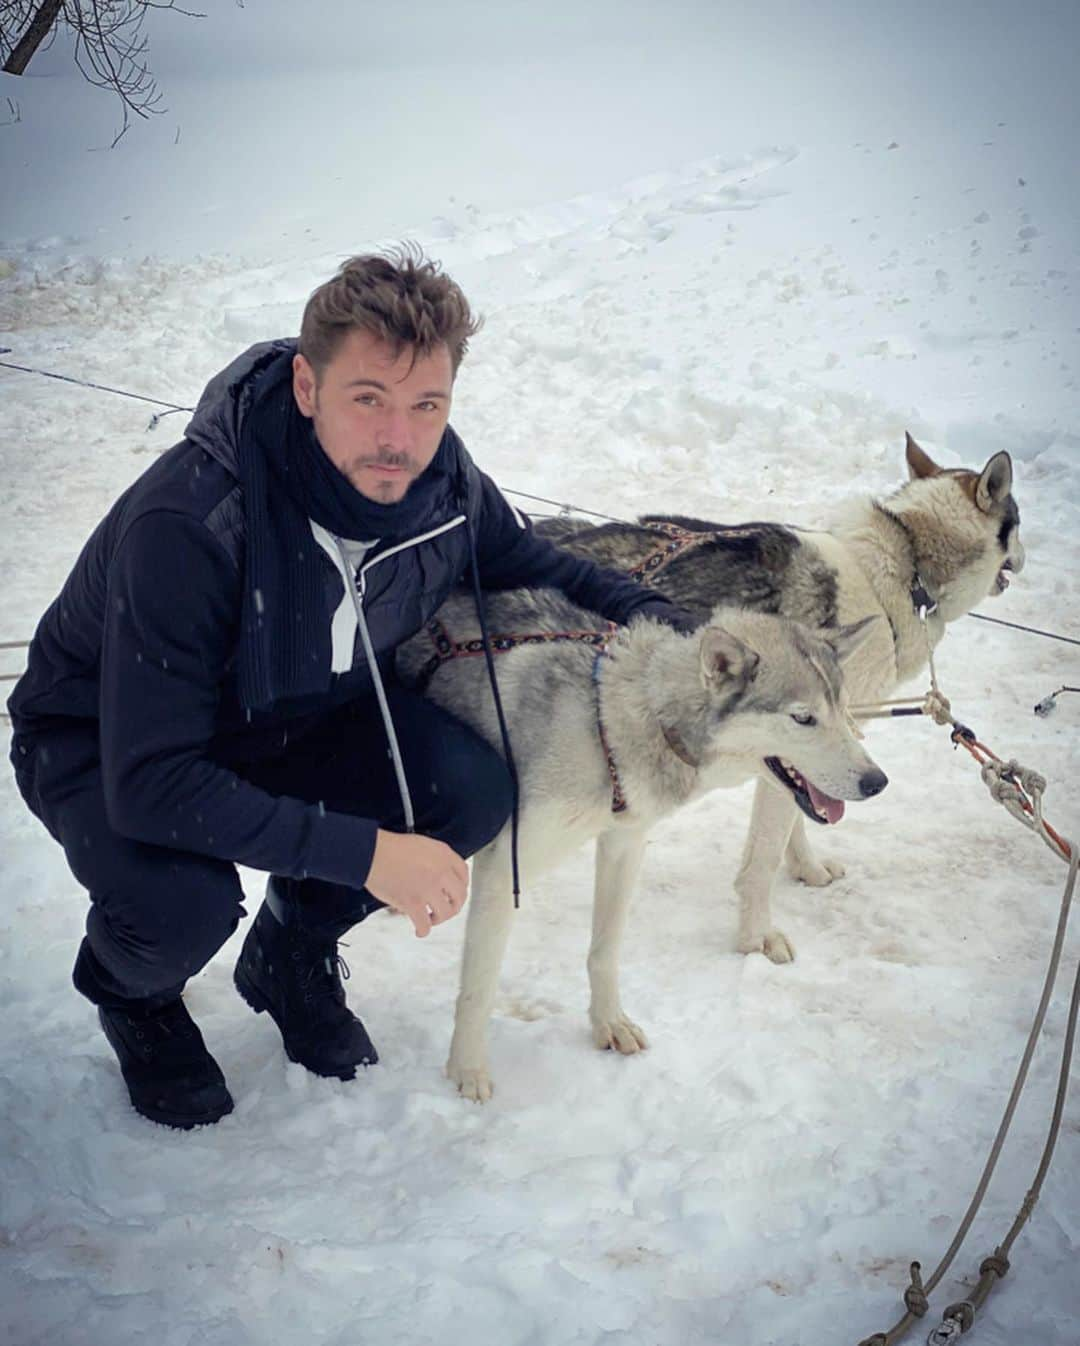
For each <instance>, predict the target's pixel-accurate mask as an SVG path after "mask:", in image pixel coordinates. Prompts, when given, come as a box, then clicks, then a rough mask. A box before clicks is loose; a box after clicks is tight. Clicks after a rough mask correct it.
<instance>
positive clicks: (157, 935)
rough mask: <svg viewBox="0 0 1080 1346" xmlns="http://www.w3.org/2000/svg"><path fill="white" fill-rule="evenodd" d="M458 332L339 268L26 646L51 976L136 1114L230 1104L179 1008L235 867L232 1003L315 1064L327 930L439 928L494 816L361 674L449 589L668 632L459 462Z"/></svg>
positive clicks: (341, 996) (403, 295) (462, 758)
mask: <svg viewBox="0 0 1080 1346" xmlns="http://www.w3.org/2000/svg"><path fill="white" fill-rule="evenodd" d="M478 326H479V323H478V322H476V321H474V319H473V317H472V315H471V313H470V310H469V306H468V303H467V301H466V299H465V297H464V295H463V294H462V293H461V290H460V289H459V288H458V286H457V285H456V284H454V282H453V281H452V280H450V278H449V277H447V276H446V275H444V274H442V272H441V271H440V269H439V267H438V266H437V265H435V264H433V263H431V262H429V261H427V260H425V259H424V258H423V256H422V255H420V254H418V253H415V252H411V251H408V250H406V251H403V252H401V253H398V254H392V255H390V256H365V257H356V258H353V259H352V260H351V261H349V262H347V263H346V264H345V265H344V266H343V267H342V268H341V270H340V272H339V273H338V274H337V275H336V276H335V277H334V278H333V279H332V280H330V281H328V282H327V283H326V284H325V285H322V286H320V288H319V289H317V290H316V291H315V293H314V294H313V295H312V297H311V299H310V300H309V302H308V305H307V307H306V309H305V311H304V317H303V323H302V327H301V333H300V339H299V342H296V341H288V340H283V341H275V342H268V343H265V344H262V345H258V346H255V347H253V348H252V349H251V350H249V351H247V352H245V354H243V355H241V356H240V357H239V359H237V360H236V361H234V363H233V364H231V365H230V366H229V367H228V368H227V369H226V370H224V371H223V372H222V373H221V374H219V375H218V376H217V377H216V378H215V379H213V380H212V381H211V383H210V384H209V386H208V387H207V389H206V391H205V392H204V394H203V396H202V398H201V399H200V401H199V405H198V408H197V410H196V412H195V416H194V418H193V420H192V421H191V423H190V424H189V426H188V427H187V433H186V436H185V438H184V439H183V440H182V441H181V443H179V444H177V445H176V446H175V447H174V448H172V449H170V450H169V451H168V452H167V453H165V454H163V455H162V457H161V458H160V459H158V460H157V461H156V462H155V463H154V464H153V466H152V467H150V468H149V470H148V471H146V472H145V473H143V475H142V476H141V477H140V478H139V479H138V480H137V481H136V482H135V483H134V484H133V485H132V486H131V487H130V488H129V489H128V490H127V491H125V492H124V494H123V495H122V496H121V497H120V498H119V500H118V501H117V502H116V503H115V505H114V506H113V507H112V509H111V510H110V511H109V513H108V514H107V515H106V517H105V518H104V519H103V520H102V522H101V523H100V524H99V526H98V527H97V529H96V530H95V531H94V533H93V534H92V536H91V537H90V540H89V541H88V542H87V544H86V546H85V547H84V548H83V550H82V554H81V555H80V557H79V559H78V561H77V562H76V565H75V568H74V570H73V571H72V573H71V575H70V577H69V578H68V580H67V583H66V584H65V585H64V587H63V589H62V591H61V593H60V595H59V597H58V598H57V599H56V601H55V602H54V603H53V604H52V606H51V607H50V608H49V610H48V611H47V612H46V614H45V616H44V617H43V618H42V620H41V623H40V625H39V626H38V629H37V632H36V634H35V636H34V640H33V642H32V644H31V646H30V654H29V665H28V668H27V671H26V673H25V674H24V676H23V677H22V679H21V680H20V681H19V683H18V684H17V685H16V687H15V691H14V693H13V694H12V696H11V699H10V701H9V703H8V709H9V711H10V713H11V718H12V722H13V726H14V730H15V733H14V739H13V744H12V761H13V763H14V765H15V771H16V776H17V778H18V783H19V787H20V789H21V791H22V794H23V796H24V798H25V799H26V802H27V804H28V805H29V806H30V808H31V809H32V810H33V811H34V813H35V814H36V815H37V816H38V817H39V818H40V819H41V820H42V822H43V823H44V824H45V826H46V827H47V828H48V830H49V831H50V832H51V834H52V835H53V837H54V838H55V839H56V840H57V841H58V842H59V843H60V844H61V845H62V846H63V848H64V851H65V853H66V855H67V859H68V863H69V864H70V866H71V870H72V872H73V874H74V875H75V877H76V878H77V879H78V881H79V882H80V883H81V884H82V885H83V886H84V887H85V888H87V889H88V890H89V894H90V913H89V916H88V917H87V922H86V937H85V939H84V940H83V941H82V945H81V947H80V949H79V953H78V957H77V959H76V963H75V970H74V982H75V985H76V987H77V988H78V989H79V990H80V991H81V992H82V993H83V995H85V996H86V997H87V998H88V999H89V1000H90V1001H92V1002H93V1003H94V1004H95V1005H97V1006H98V1014H99V1017H100V1020H101V1025H102V1028H103V1029H104V1031H105V1035H106V1037H107V1038H108V1040H109V1042H110V1044H111V1045H112V1047H113V1050H114V1051H115V1052H116V1055H117V1056H118V1057H119V1060H120V1068H121V1070H122V1072H123V1076H124V1080H125V1082H126V1084H127V1087H128V1091H129V1093H130V1095H131V1101H132V1103H133V1104H134V1106H135V1108H136V1110H137V1111H138V1112H140V1113H142V1114H143V1115H144V1116H146V1117H149V1118H151V1119H152V1120H154V1121H158V1122H163V1123H165V1124H166V1125H169V1126H175V1127H190V1126H195V1125H198V1124H200V1123H206V1122H216V1121H217V1120H218V1119H219V1118H221V1117H223V1116H225V1114H226V1113H228V1112H229V1111H231V1109H232V1106H233V1104H232V1099H231V1097H230V1095H229V1091H228V1089H227V1088H226V1085H225V1080H224V1077H223V1076H222V1073H221V1070H220V1069H219V1067H218V1065H217V1062H216V1061H215V1060H214V1059H213V1057H212V1056H211V1055H210V1053H209V1052H208V1051H207V1050H206V1046H205V1044H204V1042H203V1039H202V1035H201V1034H200V1032H199V1030H198V1028H197V1027H196V1025H195V1023H194V1022H193V1020H192V1019H191V1017H190V1015H189V1014H188V1012H187V1010H186V1008H185V1006H184V1003H183V1000H182V992H183V989H184V984H185V982H186V981H187V979H188V978H189V977H192V976H194V975H195V973H197V972H198V971H199V970H200V969H201V968H202V967H204V966H205V964H206V963H207V962H208V961H209V959H210V958H211V957H212V956H213V954H214V953H215V952H216V950H217V949H219V948H220V947H221V945H222V944H223V943H224V942H225V940H226V939H228V938H229V936H230V935H231V934H232V932H233V931H234V930H235V929H236V926H237V923H238V921H239V918H240V916H241V915H244V914H246V913H244V910H243V908H242V907H241V905H240V903H241V898H242V896H243V894H242V891H241V888H240V882H239V879H238V876H237V873H236V869H235V868H234V865H235V864H243V865H249V866H251V867H253V868H255V869H263V870H267V871H269V873H270V875H271V877H270V879H269V882H268V885H267V893H266V899H265V901H264V902H263V904H262V906H261V908H260V910H259V912H258V914H257V915H256V917H255V920H254V922H253V923H252V926H251V929H250V930H249V931H248V935H247V938H246V940H245V941H244V945H243V949H242V950H241V953H240V958H239V961H238V962H237V964H236V971H235V974H234V975H235V980H236V985H237V988H238V990H239V991H240V994H241V995H242V996H243V997H244V999H245V1000H246V1001H247V1002H248V1003H249V1004H250V1005H251V1006H252V1007H253V1008H255V1009H256V1010H259V1011H261V1010H268V1011H269V1013H270V1015H271V1016H272V1018H273V1019H274V1021H275V1022H276V1024H277V1026H278V1028H279V1029H280V1030H281V1035H282V1038H283V1041H284V1045H285V1051H286V1053H287V1054H288V1056H289V1057H290V1059H291V1060H293V1061H298V1062H300V1064H302V1065H304V1066H306V1067H307V1068H308V1069H309V1070H311V1071H313V1072H315V1073H316V1074H318V1075H331V1076H337V1077H338V1078H341V1079H351V1078H353V1076H354V1075H355V1073H356V1067H357V1066H358V1065H370V1064H372V1063H373V1062H374V1061H375V1060H376V1059H377V1057H376V1053H375V1049H374V1047H373V1046H372V1044H371V1041H370V1039H369V1038H368V1035H367V1033H366V1031H365V1030H364V1026H363V1024H362V1023H361V1022H360V1020H359V1019H357V1018H356V1017H355V1016H354V1015H353V1014H351V1013H350V1012H349V1010H348V1008H347V1007H346V1003H345V993H344V990H343V987H342V982H341V970H340V958H339V956H338V953H337V941H338V940H339V939H340V937H341V936H342V935H343V934H344V933H345V932H346V931H347V930H348V929H349V928H350V927H351V926H353V925H355V924H356V923H357V922H359V921H362V920H363V919H364V917H365V916H367V915H368V914H369V913H370V912H372V911H374V910H376V909H377V908H379V907H381V906H384V905H385V906H391V907H395V908H397V909H398V910H399V911H402V912H404V913H405V914H406V915H407V916H409V917H410V918H411V920H412V922H413V924H414V926H415V927H416V933H417V934H418V935H426V934H428V932H429V931H430V929H431V928H432V926H434V925H438V924H440V923H441V922H443V921H446V920H449V918H450V917H452V916H454V915H456V914H457V913H458V912H459V911H460V910H461V908H462V905H463V903H464V902H465V898H466V895H467V890H468V872H467V870H466V867H465V863H464V860H463V858H462V857H464V856H468V855H471V854H472V853H473V852H474V851H476V850H478V849H479V848H480V847H481V846H483V845H485V844H486V843H487V842H488V841H490V840H491V839H492V838H493V837H494V836H495V835H496V834H497V833H498V831H499V830H500V828H501V827H502V826H503V823H504V822H505V820H506V818H507V815H508V813H509V810H510V806H511V794H512V790H511V776H510V772H509V770H508V768H507V765H506V763H505V762H504V760H503V758H502V757H500V756H499V755H498V754H497V753H495V752H493V751H492V750H491V749H490V748H489V747H488V746H487V745H486V744H485V743H483V742H482V741H481V740H480V739H479V738H478V737H477V736H476V735H475V734H473V733H472V731H471V730H469V729H468V728H467V727H466V726H465V725H464V724H462V723H460V722H459V721H457V720H456V719H454V718H453V717H451V716H450V715H448V714H447V713H445V712H444V711H441V710H439V709H438V708H437V707H436V706H435V705H433V704H431V703H429V702H428V701H425V700H423V699H422V698H421V697H419V696H417V695H416V694H414V693H411V692H409V691H407V690H406V689H405V688H403V687H401V686H399V685H398V683H397V682H396V680H395V678H394V673H393V655H394V649H395V647H396V646H397V645H398V644H399V643H400V642H402V641H403V640H405V639H406V638H407V637H409V636H411V635H413V634H414V633H415V632H416V631H418V630H419V629H420V628H421V626H422V625H423V624H424V622H426V621H427V620H428V619H429V618H430V617H431V615H432V614H433V613H434V612H435V610H436V608H437V607H438V606H439V604H440V603H441V602H442V601H443V599H444V598H445V597H446V596H447V594H448V593H449V591H450V589H451V588H452V587H453V586H454V585H455V584H457V583H458V582H459V581H461V580H462V579H465V578H470V577H471V580H472V582H473V585H474V588H477V589H479V588H490V589H505V588H511V587H518V586H528V585H533V586H536V585H552V586H555V587H557V588H559V589H561V590H562V591H563V592H564V593H566V594H567V595H569V596H570V597H571V598H572V599H573V600H574V602H576V603H579V604H581V605H582V606H584V607H588V608H591V609H594V610H595V611H597V612H600V613H602V614H603V615H604V616H606V617H608V618H609V619H611V620H613V621H616V622H626V621H628V620H629V619H630V617H631V616H634V615H637V614H644V613H648V614H649V615H650V616H652V617H656V618H659V619H660V620H662V621H668V622H671V623H672V624H674V625H683V624H684V614H682V613H681V611H680V610H679V609H677V608H674V607H672V606H671V605H670V604H669V603H668V602H667V600H665V599H662V598H660V597H659V596H658V595H656V594H655V593H653V592H652V591H650V590H648V589H643V588H641V587H639V586H638V585H637V584H635V583H633V582H632V581H630V580H627V579H623V578H621V577H619V576H616V575H614V574H611V573H609V572H607V571H603V570H600V569H598V568H596V567H595V566H594V565H593V564H592V563H591V562H588V561H583V560H576V559H574V558H572V557H570V556H569V555H567V554H565V553H561V552H558V551H556V550H555V549H554V547H552V545H551V544H550V543H548V542H546V541H543V540H542V539H540V538H538V537H537V536H536V535H535V534H534V533H533V532H532V530H531V527H530V526H529V524H528V522H527V520H525V519H524V518H523V517H522V516H521V515H520V514H519V513H518V512H517V511H516V510H515V509H513V508H512V506H510V505H509V504H508V503H507V501H506V500H505V498H504V497H503V496H502V495H501V493H500V492H499V490H498V488H497V487H496V486H495V484H494V483H493V482H492V481H491V479H490V478H489V477H487V476H485V475H484V474H483V473H482V472H480V471H479V470H478V469H477V468H476V467H475V466H474V464H473V462H472V460H471V459H470V457H469V455H468V454H467V453H466V451H465V447H464V445H463V444H462V442H461V440H460V439H459V438H458V437H457V435H456V434H455V433H454V431H453V430H452V429H451V427H450V426H449V424H448V418H449V414H450V399H451V394H452V392H453V384H454V377H455V374H456V373H457V369H458V365H459V364H460V362H461V359H462V356H463V355H464V354H465V350H466V346H467V343H468V339H469V337H470V336H472V335H473V334H474V333H475V332H476V330H477V328H478ZM414 827H415V831H414V830H413V828H414Z"/></svg>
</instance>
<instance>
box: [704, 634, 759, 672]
mask: <svg viewBox="0 0 1080 1346" xmlns="http://www.w3.org/2000/svg"><path fill="white" fill-rule="evenodd" d="M700 651H701V681H702V682H703V683H704V684H705V686H706V687H715V686H716V684H717V683H720V682H723V681H725V680H726V679H728V678H741V679H742V680H743V681H744V682H749V681H750V679H751V678H752V677H753V676H754V671H755V670H756V668H757V666H758V662H759V656H758V655H757V654H755V652H754V651H753V650H752V649H751V648H750V647H749V645H744V644H743V643H742V641H741V640H736V639H735V637H734V636H733V635H732V634H731V633H730V632H729V631H725V630H724V628H723V627H722V626H707V627H706V628H705V630H704V631H703V632H702V633H701V644H700Z"/></svg>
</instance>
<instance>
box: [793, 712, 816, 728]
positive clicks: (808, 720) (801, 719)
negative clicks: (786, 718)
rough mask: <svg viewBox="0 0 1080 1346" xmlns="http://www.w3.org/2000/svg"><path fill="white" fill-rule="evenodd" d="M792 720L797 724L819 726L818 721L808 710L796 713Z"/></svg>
mask: <svg viewBox="0 0 1080 1346" xmlns="http://www.w3.org/2000/svg"><path fill="white" fill-rule="evenodd" d="M791 718H792V719H793V720H794V721H795V723H796V724H806V725H810V724H817V720H815V719H814V717H813V716H812V715H811V714H810V712H809V711H808V710H799V711H796V712H795V713H794V714H793V715H792V717H791Z"/></svg>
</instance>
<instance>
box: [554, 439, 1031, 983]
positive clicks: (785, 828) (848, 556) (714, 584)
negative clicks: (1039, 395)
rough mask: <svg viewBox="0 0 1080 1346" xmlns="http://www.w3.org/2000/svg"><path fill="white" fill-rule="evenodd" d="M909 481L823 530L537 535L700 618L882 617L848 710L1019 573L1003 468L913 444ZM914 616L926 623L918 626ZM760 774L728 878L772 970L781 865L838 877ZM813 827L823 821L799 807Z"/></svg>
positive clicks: (813, 878) (745, 927) (862, 652)
mask: <svg viewBox="0 0 1080 1346" xmlns="http://www.w3.org/2000/svg"><path fill="white" fill-rule="evenodd" d="M907 463H908V469H909V473H910V480H909V481H908V482H907V483H906V484H905V485H904V486H902V487H901V488H900V489H899V490H898V491H896V492H895V493H894V494H893V495H891V496H890V497H888V499H886V500H884V501H880V502H877V501H871V500H864V501H860V502H856V503H854V504H853V505H852V506H850V507H849V509H848V511H847V512H846V516H845V517H844V518H842V519H841V520H840V521H839V522H838V523H837V525H836V526H835V527H834V528H832V529H831V530H830V531H828V532H824V531H822V532H814V531H808V530H804V529H801V528H793V527H786V526H784V525H781V524H776V523H750V524H744V525H738V526H730V525H724V524H716V523H709V522H707V521H705V520H702V519H692V518H685V517H683V516H680V515H645V516H644V517H643V518H641V519H639V520H638V521H637V522H636V523H610V524H604V525H602V526H600V527H592V526H588V525H586V524H583V523H582V522H580V521H578V520H573V519H561V518H560V519H551V520H547V521H544V522H542V523H541V524H539V526H538V528H539V531H540V532H542V533H544V534H545V535H546V536H548V537H550V538H551V539H552V541H554V542H557V543H558V544H559V545H560V546H561V547H565V548H566V549H567V550H568V551H571V552H574V553H575V554H576V555H579V556H587V557H589V558H591V559H592V560H594V561H597V562H599V563H600V564H601V565H607V566H611V567H613V568H615V569H618V570H623V571H625V572H627V573H629V574H631V575H633V576H634V577H635V578H637V579H639V580H640V581H641V582H642V583H645V584H652V585H655V587H656V588H658V589H659V590H660V591H661V592H662V593H664V594H665V595H666V596H667V597H668V598H670V599H672V601H673V602H675V603H678V604H681V606H683V607H684V608H687V609H689V610H690V611H691V612H693V613H695V614H696V615H698V616H699V617H700V618H701V619H702V620H706V619H707V617H708V614H709V612H710V611H711V610H712V609H713V608H715V607H716V605H717V604H720V603H724V604H734V605H738V606H740V607H744V608H749V609H752V610H754V611H757V612H766V613H776V614H778V615H780V616H782V617H787V618H794V619H797V620H799V621H801V622H803V623H805V624H806V625H808V626H810V627H816V628H819V629H822V630H824V631H827V630H828V629H830V628H832V627H834V626H836V625H837V624H838V623H851V622H857V621H861V620H863V619H865V618H867V617H871V616H878V617H881V618H883V619H884V620H882V621H878V622H875V623H874V627H875V631H874V633H873V634H872V635H871V636H870V637H869V638H868V639H867V640H866V641H865V642H864V644H863V646H862V647H861V648H860V649H859V651H858V652H857V653H856V654H855V655H854V656H853V657H852V660H851V662H850V663H849V665H848V666H847V667H846V668H845V680H846V682H847V685H848V689H849V691H850V695H851V699H852V701H853V702H854V703H858V702H866V701H875V700H880V699H882V698H884V697H886V696H887V695H889V693H890V692H891V690H892V689H893V688H894V687H895V686H896V685H897V684H898V683H900V682H904V681H906V680H907V679H909V678H911V677H914V676H915V675H916V674H917V673H919V672H921V671H922V669H923V668H924V667H925V666H926V663H927V638H928V637H929V641H930V644H931V646H932V645H935V644H936V643H937V642H938V641H939V640H940V639H941V637H942V635H943V634H944V632H945V626H946V624H947V623H948V622H950V621H953V620H954V619H955V618H957V617H960V616H963V615H964V614H965V613H967V612H969V611H970V610H971V609H972V608H973V607H975V605H976V604H977V603H979V602H981V601H982V599H983V598H985V597H987V596H988V595H989V596H994V595H997V594H1000V593H1002V592H1003V591H1004V589H1005V588H1006V587H1007V586H1008V583H1009V580H1008V573H1007V572H1009V571H1019V570H1020V569H1021V568H1022V566H1023V564H1024V549H1023V547H1022V546H1021V543H1020V537H1019V527H1020V514H1019V511H1018V510H1017V507H1016V503H1015V501H1014V500H1013V497H1012V462H1011V460H1010V458H1009V455H1008V454H1007V453H998V454H995V455H994V456H993V457H992V458H991V459H990V461H989V462H988V463H987V464H986V466H985V467H984V468H983V469H982V471H981V472H978V471H966V470H949V471H944V470H942V469H941V468H939V467H938V466H937V465H936V464H935V463H934V462H933V461H932V460H931V459H930V458H929V456H928V455H927V454H926V453H925V452H924V451H923V450H922V449H921V448H920V447H919V446H918V445H917V444H916V443H915V441H914V440H913V439H912V438H911V436H910V435H909V436H908V439H907ZM920 609H921V610H922V611H924V612H925V613H926V619H925V626H924V624H923V622H922V621H921V620H920V615H919V614H920ZM774 784H775V782H772V781H770V779H769V778H768V777H767V776H765V777H762V779H761V780H759V783H758V787H757V792H756V794H755V798H754V811H753V817H752V820H751V825H750V834H749V837H748V839H747V843H746V847H745V850H744V853H743V860H742V864H741V867H740V870H739V874H738V877H737V878H736V881H735V889H736V892H737V893H738V895H739V898H740V929H739V948H740V949H741V950H743V951H744V952H753V951H755V950H760V951H762V952H764V953H766V954H767V955H768V956H769V957H770V958H771V959H772V960H773V961H774V962H788V961H790V959H791V958H792V957H793V956H794V954H793V950H792V946H791V944H790V942H789V941H788V940H787V939H786V938H785V936H784V935H783V934H781V933H780V931H778V930H777V929H775V928H774V927H773V925H772V918H771V915H770V898H771V892H772V885H773V880H774V877H775V874H776V872H777V870H778V868H779V865H780V861H781V859H782V858H784V857H785V855H786V859H787V865H788V869H789V871H790V873H791V874H792V875H793V876H794V877H795V878H798V879H801V880H803V881H804V882H806V883H809V884H813V885H815V886H823V885H825V884H828V883H830V882H831V881H832V880H833V879H834V878H837V877H839V876H840V875H841V874H842V873H843V872H844V871H843V867H842V866H841V865H839V864H837V863H836V862H834V861H830V860H822V861H819V860H817V859H816V858H815V856H814V855H813V853H812V851H811V850H810V847H809V845H808V843H807V840H806V835H805V829H804V826H803V821H802V818H801V816H800V815H799V813H798V812H797V810H796V808H795V804H794V802H793V800H792V796H791V793H790V791H787V790H779V789H774V788H772V786H773V785H774ZM804 812H805V813H807V814H808V816H810V817H811V818H814V819H815V821H822V820H823V819H822V818H821V816H820V813H815V812H813V811H811V810H807V809H804Z"/></svg>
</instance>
